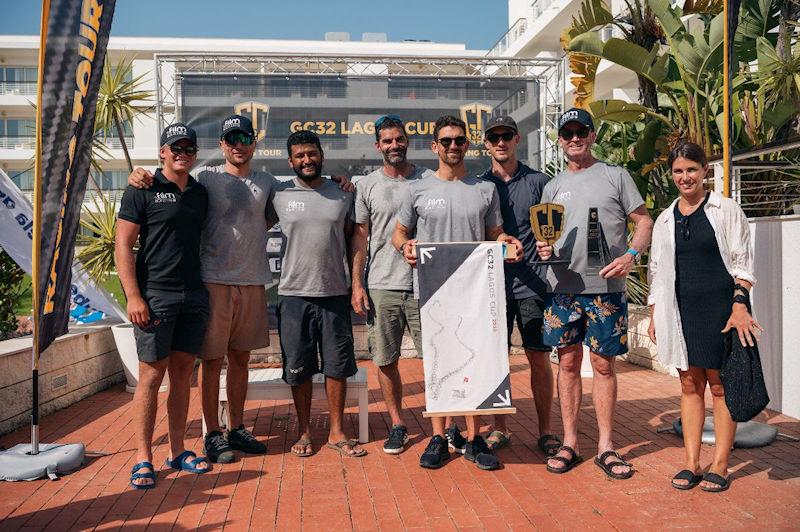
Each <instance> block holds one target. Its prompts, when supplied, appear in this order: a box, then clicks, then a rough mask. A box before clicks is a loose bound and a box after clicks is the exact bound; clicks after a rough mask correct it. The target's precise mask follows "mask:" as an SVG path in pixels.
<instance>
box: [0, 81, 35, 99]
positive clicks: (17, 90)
mask: <svg viewBox="0 0 800 532" xmlns="http://www.w3.org/2000/svg"><path fill="white" fill-rule="evenodd" d="M8 95H15V96H36V83H34V82H31V81H0V96H8Z"/></svg>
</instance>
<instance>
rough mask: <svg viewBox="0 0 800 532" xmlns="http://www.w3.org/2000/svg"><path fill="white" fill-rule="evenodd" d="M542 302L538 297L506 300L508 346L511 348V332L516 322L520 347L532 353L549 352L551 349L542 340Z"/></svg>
mask: <svg viewBox="0 0 800 532" xmlns="http://www.w3.org/2000/svg"><path fill="white" fill-rule="evenodd" d="M543 318H544V300H543V299H542V298H541V297H539V296H530V297H526V298H523V299H507V300H506V320H507V321H508V346H509V347H511V332H512V331H513V330H514V321H515V320H516V322H517V327H519V333H520V335H521V336H522V347H523V348H525V349H531V350H534V351H550V350H551V349H552V348H551V347H550V346H547V345H545V344H544V341H543V340H542V325H543V324H544V322H543Z"/></svg>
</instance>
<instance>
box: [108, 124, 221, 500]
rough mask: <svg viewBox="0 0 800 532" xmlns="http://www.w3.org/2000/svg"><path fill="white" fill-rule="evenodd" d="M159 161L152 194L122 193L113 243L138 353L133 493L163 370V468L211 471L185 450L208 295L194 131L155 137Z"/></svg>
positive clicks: (146, 460)
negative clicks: (165, 392) (166, 431)
mask: <svg viewBox="0 0 800 532" xmlns="http://www.w3.org/2000/svg"><path fill="white" fill-rule="evenodd" d="M160 156H161V159H162V161H163V168H161V169H159V170H156V172H155V176H154V178H153V186H152V187H150V189H148V190H139V189H136V188H134V187H131V186H129V187H128V188H127V189H125V193H124V195H123V197H122V201H121V205H120V210H119V218H118V220H117V229H116V239H115V259H116V265H117V271H118V273H119V279H120V282H121V283H122V288H123V290H124V291H125V296H126V298H127V300H128V303H127V310H128V317H129V319H130V320H131V322H132V323H133V324H134V326H135V328H134V336H135V337H136V350H137V352H138V355H139V384H138V386H137V387H136V395H135V396H134V402H135V404H136V410H137V415H136V425H137V430H136V435H137V449H138V450H137V459H136V462H137V463H136V465H135V466H134V468H133V471H132V475H131V486H132V487H134V488H135V489H149V488H152V487H154V486H155V480H156V479H155V468H154V467H153V463H152V461H153V454H152V441H153V429H154V426H155V417H156V409H157V405H158V388H159V386H160V385H161V381H162V380H163V378H164V372H165V371H169V380H170V384H169V398H168V399H167V418H168V420H169V444H170V455H169V456H170V458H169V459H168V460H167V466H168V467H171V468H173V469H178V470H183V471H189V472H192V473H205V472H206V471H208V469H209V465H208V462H207V460H206V459H205V458H202V457H200V458H198V457H197V455H196V454H194V453H193V452H191V451H187V450H185V449H186V447H185V446H184V433H185V431H186V416H187V411H188V408H189V385H190V380H191V376H192V371H193V369H194V361H195V356H196V355H197V354H198V353H199V352H200V348H201V345H202V338H203V334H204V333H205V329H206V323H207V321H208V292H206V289H205V288H204V287H203V282H202V280H201V278H200V228H201V227H202V225H203V224H204V223H205V219H206V214H207V211H208V194H207V192H206V189H205V187H203V186H202V185H201V184H199V183H198V182H197V181H195V180H194V178H193V177H192V176H191V175H189V170H190V169H191V167H192V165H193V164H194V162H195V160H196V158H197V135H196V134H195V132H194V130H193V129H192V128H190V127H189V126H187V125H185V124H180V123H178V124H173V125H171V126H168V127H167V128H166V129H165V130H164V132H163V133H162V134H161V150H160ZM137 238H138V239H139V244H140V247H139V252H138V253H137V254H136V256H135V258H134V253H133V247H134V244H135V243H136V239H137Z"/></svg>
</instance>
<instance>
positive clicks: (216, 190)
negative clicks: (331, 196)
mask: <svg viewBox="0 0 800 532" xmlns="http://www.w3.org/2000/svg"><path fill="white" fill-rule="evenodd" d="M219 146H220V149H221V150H222V154H223V156H224V158H225V163H224V164H223V165H220V166H216V167H204V168H201V169H200V170H199V171H198V172H197V180H198V181H199V182H200V183H201V184H203V185H204V186H205V187H206V188H207V189H208V197H209V215H208V220H207V222H206V225H205V227H203V234H202V246H201V259H200V274H201V276H202V279H203V281H204V282H205V285H206V288H207V289H208V293H209V296H210V318H209V323H208V330H207V332H206V335H205V340H204V342H203V346H202V350H201V351H200V358H201V359H202V368H203V370H202V374H201V382H202V390H201V391H202V403H203V416H204V418H205V421H206V426H207V427H208V432H207V434H206V435H205V452H206V454H207V455H208V457H209V459H210V460H211V461H212V462H218V463H230V462H233V461H234V460H235V459H236V457H235V455H234V453H233V451H234V450H239V451H243V452H245V453H253V454H260V453H264V452H265V451H266V446H265V445H264V444H263V443H261V442H259V441H258V440H256V438H255V437H254V436H253V434H252V433H251V432H250V431H249V430H247V429H245V427H244V419H243V413H244V401H245V397H246V395H247V372H248V366H249V361H250V352H251V351H252V350H253V349H260V348H263V347H266V346H268V345H269V325H268V318H267V296H266V292H265V288H264V285H266V284H267V283H268V282H270V281H271V275H270V273H269V265H268V264H267V255H266V245H267V231H268V230H269V228H270V227H271V224H269V223H268V222H267V218H266V212H267V205H268V204H269V203H270V202H271V201H272V197H273V196H274V193H275V184H276V183H277V181H276V179H275V178H274V177H273V176H272V175H271V174H268V173H266V172H259V171H255V170H253V169H252V167H251V161H252V159H253V155H254V153H255V148H256V138H255V131H254V130H253V124H252V122H251V121H250V119H249V118H247V117H245V116H242V115H232V116H229V117H228V118H226V119H225V120H224V121H223V122H222V125H221V127H220V141H219ZM150 179H151V178H150V173H149V172H147V171H146V170H144V169H142V168H137V169H136V170H135V171H134V172H133V174H131V177H130V179H129V181H130V182H131V183H132V184H133V185H134V186H139V187H142V186H148V185H149V181H150ZM225 357H227V360H228V364H227V372H226V380H227V383H226V391H227V395H228V408H229V415H230V426H229V430H228V434H227V438H226V437H225V435H223V433H222V430H221V427H220V424H219V413H218V409H219V381H220V375H221V373H222V366H223V362H224V360H225Z"/></svg>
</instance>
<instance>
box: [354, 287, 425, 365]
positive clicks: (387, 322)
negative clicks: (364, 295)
mask: <svg viewBox="0 0 800 532" xmlns="http://www.w3.org/2000/svg"><path fill="white" fill-rule="evenodd" d="M369 301H370V311H369V315H368V316H367V340H368V344H369V352H370V354H371V355H372V361H373V362H375V364H377V365H378V366H388V365H389V364H392V363H393V362H396V361H397V359H399V358H400V347H401V344H402V342H403V333H404V332H405V331H406V329H408V331H409V332H410V333H411V339H412V340H414V347H415V348H416V349H417V354H418V355H419V356H422V332H421V329H420V324H419V303H418V301H417V300H416V299H414V293H413V292H411V291H405V290H375V289H370V290H369Z"/></svg>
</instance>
